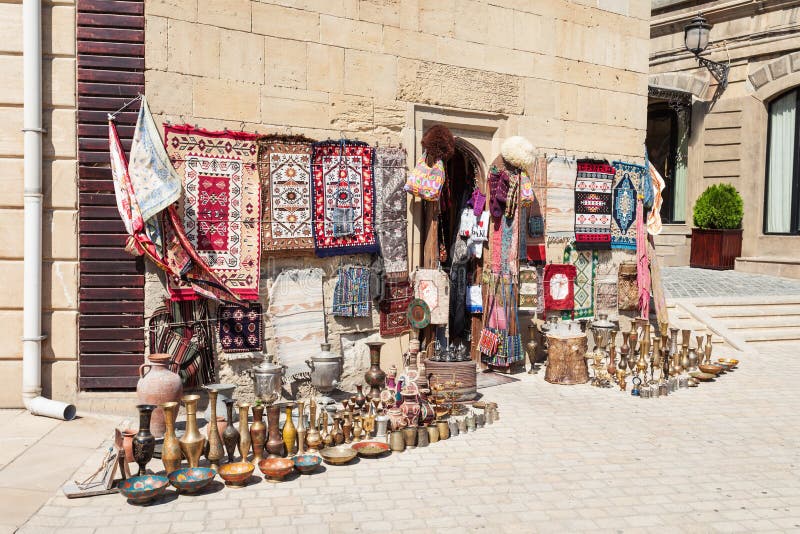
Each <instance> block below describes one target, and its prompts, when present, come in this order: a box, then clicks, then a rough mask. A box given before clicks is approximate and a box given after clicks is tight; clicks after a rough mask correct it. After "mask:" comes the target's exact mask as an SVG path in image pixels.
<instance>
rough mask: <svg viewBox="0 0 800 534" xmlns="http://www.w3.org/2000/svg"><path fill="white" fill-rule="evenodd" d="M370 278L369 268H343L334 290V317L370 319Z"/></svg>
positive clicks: (340, 270)
mask: <svg viewBox="0 0 800 534" xmlns="http://www.w3.org/2000/svg"><path fill="white" fill-rule="evenodd" d="M369 277H370V271H369V268H367V267H342V268H341V269H339V277H338V279H337V281H336V287H335V288H334V290H333V315H336V316H338V317H369V301H370V298H369Z"/></svg>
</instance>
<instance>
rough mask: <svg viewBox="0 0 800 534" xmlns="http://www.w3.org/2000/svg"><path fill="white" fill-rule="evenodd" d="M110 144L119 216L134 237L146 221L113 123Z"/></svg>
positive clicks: (109, 128) (111, 123)
mask: <svg viewBox="0 0 800 534" xmlns="http://www.w3.org/2000/svg"><path fill="white" fill-rule="evenodd" d="M108 144H109V155H110V158H111V178H112V179H113V181H114V197H115V198H116V201H117V211H119V216H120V217H121V218H122V224H124V225H125V230H126V231H127V232H128V235H134V233H136V232H139V231H141V229H142V227H143V226H144V220H143V219H142V212H141V210H139V203H138V202H136V196H135V195H134V192H133V185H132V184H131V177H130V175H129V174H128V164H127V161H126V158H125V151H124V150H123V148H122V143H121V142H120V140H119V134H118V133H117V127H116V126H114V123H113V122H111V121H108Z"/></svg>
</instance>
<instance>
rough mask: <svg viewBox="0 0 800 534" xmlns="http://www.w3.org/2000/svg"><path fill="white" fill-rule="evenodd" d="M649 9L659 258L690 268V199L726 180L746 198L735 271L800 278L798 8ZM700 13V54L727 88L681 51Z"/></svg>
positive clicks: (722, 4)
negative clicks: (703, 46) (707, 29)
mask: <svg viewBox="0 0 800 534" xmlns="http://www.w3.org/2000/svg"><path fill="white" fill-rule="evenodd" d="M652 5H653V11H652V19H651V22H650V35H651V48H650V79H649V82H648V85H649V95H650V98H649V104H648V123H647V128H648V132H647V146H648V149H649V152H650V156H651V159H652V160H653V162H654V163H655V164H656V165H657V166H658V167H659V169H660V170H661V172H662V174H664V177H665V180H666V182H667V186H668V189H667V195H666V198H665V203H664V209H663V210H662V215H663V219H664V221H665V222H667V223H670V224H667V225H666V226H665V231H664V233H663V234H662V235H661V236H660V237H659V239H658V240H657V243H658V244H659V245H660V247H659V254H661V255H662V257H663V258H664V259H665V260H666V263H667V264H673V265H687V264H688V259H689V247H690V239H689V236H690V234H691V226H692V207H693V205H694V202H695V199H697V197H698V196H699V195H700V194H701V193H702V192H703V191H704V190H705V189H706V187H708V186H709V185H711V184H715V183H723V182H724V183H730V184H732V185H733V186H735V187H736V189H738V190H739V192H740V193H741V195H742V197H743V199H744V220H743V221H742V226H743V228H744V237H743V247H742V257H741V258H739V259H738V260H737V262H736V269H737V270H743V271H749V272H760V273H765V274H774V275H783V276H792V277H800V251H798V250H797V247H796V246H795V245H796V243H797V241H796V240H797V236H798V231H799V229H800V226H799V225H798V218H797V217H798V215H797V211H798V210H797V208H798V206H799V205H800V198H798V187H797V184H798V180H800V178H799V176H800V175H799V174H798V168H800V167H798V164H799V163H800V161H798V160H799V158H798V156H797V154H796V150H795V149H796V147H797V146H798V133H797V125H800V117H797V113H798V105H797V90H796V89H797V87H798V86H800V33H799V32H798V26H800V2H797V1H776V2H751V1H744V0H743V1H733V2H730V1H714V2H697V1H691V2H688V1H680V0H654V1H653V2H652ZM698 12H702V14H703V16H704V17H705V18H706V19H708V21H709V23H711V24H712V25H713V27H712V29H711V44H710V46H709V47H708V49H707V50H706V52H705V53H704V54H703V56H704V57H708V58H709V59H712V60H714V61H717V62H721V63H725V64H729V72H728V86H727V87H726V88H725V89H724V90H720V89H721V88H718V85H719V84H717V82H716V80H715V79H714V78H713V77H712V76H711V75H710V73H709V71H708V70H707V69H706V68H705V67H700V66H698V62H697V60H696V59H695V57H694V56H693V54H692V53H690V52H689V51H687V50H686V48H685V46H684V27H685V26H686V24H688V23H689V21H690V20H691V19H692V18H693V17H694V16H695V15H696V14H697V13H698Z"/></svg>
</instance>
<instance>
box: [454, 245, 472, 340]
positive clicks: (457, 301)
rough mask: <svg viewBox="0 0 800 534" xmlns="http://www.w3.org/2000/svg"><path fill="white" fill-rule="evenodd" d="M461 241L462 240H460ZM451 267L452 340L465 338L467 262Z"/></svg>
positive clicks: (466, 325)
mask: <svg viewBox="0 0 800 534" xmlns="http://www.w3.org/2000/svg"><path fill="white" fill-rule="evenodd" d="M458 241H460V240H458ZM468 259H469V257H467V258H465V261H462V262H454V263H453V264H452V265H451V266H450V323H449V324H450V339H458V338H463V337H465V332H466V331H467V329H468V328H469V323H468V321H467V261H466V260H468Z"/></svg>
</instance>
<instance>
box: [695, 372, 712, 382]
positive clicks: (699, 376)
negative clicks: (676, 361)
mask: <svg viewBox="0 0 800 534" xmlns="http://www.w3.org/2000/svg"><path fill="white" fill-rule="evenodd" d="M689 374H690V375H691V376H692V378H694V379H696V380H699V381H700V382H708V381H709V380H714V378H715V377H716V376H717V375H712V374H711V373H703V372H701V371H694V372H693V373H689Z"/></svg>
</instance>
